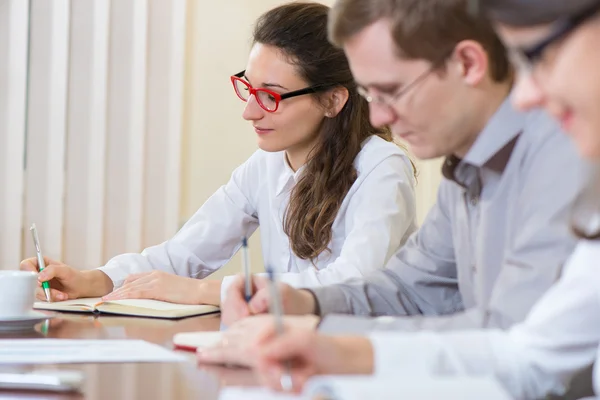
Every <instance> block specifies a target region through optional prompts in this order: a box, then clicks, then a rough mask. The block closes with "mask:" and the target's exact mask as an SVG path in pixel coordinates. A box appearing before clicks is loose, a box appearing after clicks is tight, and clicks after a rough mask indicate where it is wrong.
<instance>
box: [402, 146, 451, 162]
mask: <svg viewBox="0 0 600 400" xmlns="http://www.w3.org/2000/svg"><path fill="white" fill-rule="evenodd" d="M410 152H411V153H412V154H414V155H415V157H417V158H418V159H419V160H431V159H433V158H438V157H442V156H445V155H446V154H445V153H442V152H440V151H437V149H433V148H431V147H419V146H410Z"/></svg>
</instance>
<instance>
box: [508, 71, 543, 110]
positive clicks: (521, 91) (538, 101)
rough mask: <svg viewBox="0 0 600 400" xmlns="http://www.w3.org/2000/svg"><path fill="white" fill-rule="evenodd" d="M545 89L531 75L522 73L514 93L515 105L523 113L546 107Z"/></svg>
mask: <svg viewBox="0 0 600 400" xmlns="http://www.w3.org/2000/svg"><path fill="white" fill-rule="evenodd" d="M544 100H545V94H544V89H543V88H542V87H541V86H540V84H539V83H538V82H537V81H536V79H535V78H534V77H533V76H532V75H531V74H530V73H527V74H525V73H520V74H519V76H518V77H517V84H516V86H515V89H514V92H513V97H512V101H513V105H514V106H515V108H517V109H519V110H521V111H527V110H530V109H532V108H536V107H541V106H543V105H544Z"/></svg>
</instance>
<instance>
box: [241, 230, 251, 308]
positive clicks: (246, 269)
mask: <svg viewBox="0 0 600 400" xmlns="http://www.w3.org/2000/svg"><path fill="white" fill-rule="evenodd" d="M242 272H243V273H244V297H245V298H246V303H248V302H250V299H251V298H252V281H251V276H250V256H249V255H248V239H247V238H246V237H244V238H243V239H242Z"/></svg>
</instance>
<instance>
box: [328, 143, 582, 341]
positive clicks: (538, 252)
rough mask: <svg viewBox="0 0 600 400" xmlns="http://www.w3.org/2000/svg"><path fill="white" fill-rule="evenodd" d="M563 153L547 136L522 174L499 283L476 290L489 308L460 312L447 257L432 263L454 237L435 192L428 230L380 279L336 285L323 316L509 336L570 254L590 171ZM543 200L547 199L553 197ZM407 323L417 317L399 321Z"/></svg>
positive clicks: (444, 199) (482, 306) (398, 326)
mask: <svg viewBox="0 0 600 400" xmlns="http://www.w3.org/2000/svg"><path fill="white" fill-rule="evenodd" d="M568 145H570V143H569V142H568V139H567V138H564V137H562V136H561V135H558V134H556V135H553V136H550V137H549V138H548V140H547V141H546V142H545V143H544V144H543V145H542V146H540V147H539V148H538V149H537V150H536V154H535V155H532V156H530V157H529V158H528V160H527V163H528V165H524V166H523V175H524V176H523V177H522V179H523V184H522V185H521V190H520V192H519V193H518V194H517V195H516V196H515V199H514V201H515V202H516V203H517V204H516V206H515V207H514V210H515V212H514V214H512V215H508V216H507V218H510V219H511V221H512V222H511V223H512V224H518V226H517V227H516V228H513V229H511V231H514V232H516V233H515V235H513V236H512V237H510V238H508V239H507V241H506V244H505V249H504V252H503V262H502V267H501V270H500V271H499V274H498V276H497V277H496V278H495V279H493V281H492V282H491V285H489V288H488V287H485V286H482V287H481V288H480V290H489V291H490V292H491V296H490V301H489V303H488V304H478V305H477V306H476V307H474V308H471V309H468V310H464V309H463V306H462V301H461V300H460V292H459V291H458V285H457V282H456V279H455V278H456V273H457V271H456V265H455V264H454V263H450V262H448V261H447V260H449V259H450V256H449V255H450V254H451V253H450V251H449V250H447V251H446V253H447V254H448V255H447V256H446V258H447V260H444V259H442V258H440V257H439V256H437V255H438V254H439V253H440V248H442V249H443V248H444V246H445V247H448V246H451V239H450V238H451V237H452V233H451V231H450V228H449V224H450V222H449V220H448V218H447V217H446V215H447V212H446V213H443V212H442V210H443V208H441V206H443V204H444V202H448V200H447V199H448V196H449V194H448V193H446V194H445V195H444V191H447V189H444V188H440V191H441V192H442V197H441V198H440V199H439V201H438V206H437V209H434V210H433V212H434V215H433V223H432V224H430V225H424V228H425V230H424V231H423V229H421V231H418V232H417V234H416V235H415V237H416V239H418V240H415V241H412V240H411V241H409V242H408V244H407V245H406V246H404V248H403V249H402V250H401V251H400V252H399V253H398V255H397V257H395V258H392V261H391V262H390V263H389V264H388V268H387V269H386V271H383V272H382V273H381V274H378V275H377V276H376V275H375V274H373V275H372V276H369V277H368V278H367V279H366V281H365V282H360V283H356V284H347V285H338V286H336V287H335V289H334V290H332V291H331V292H330V293H329V294H328V293H327V292H326V291H327V290H328V288H327V289H322V290H320V291H319V292H317V298H318V301H319V304H320V306H321V310H324V313H328V312H333V313H344V314H359V315H361V314H362V315H371V316H380V315H395V316H400V318H397V319H396V320H388V321H387V322H386V324H385V326H386V327H387V328H388V329H403V330H416V329H435V330H452V329H466V328H480V327H487V328H494V327H496V328H508V327H510V326H512V325H514V324H515V323H517V322H520V321H523V320H524V319H525V316H526V315H527V313H528V311H529V310H530V309H531V307H532V306H533V304H534V303H535V302H536V301H537V300H538V299H539V298H540V297H541V296H542V295H543V293H544V292H545V291H546V290H548V288H549V287H550V286H551V285H552V284H553V283H554V282H556V280H557V278H558V276H559V274H560V270H561V268H562V266H563V264H564V261H565V260H566V259H567V257H568V256H569V254H570V252H572V250H573V248H574V247H575V243H576V238H575V237H574V235H573V234H572V232H571V230H570V227H569V224H568V221H569V215H570V210H571V207H572V204H573V201H574V198H575V196H577V194H578V193H580V192H581V190H582V188H583V187H584V186H585V184H586V182H588V178H589V175H590V170H589V169H588V166H587V165H585V164H584V163H582V162H581V161H580V159H579V157H578V156H577V155H576V153H575V151H574V149H573V148H572V147H571V148H566V147H565V146H568ZM558 149H563V150H562V156H561V157H558V158H557V157H553V156H551V155H552V154H556V151H558ZM446 183H448V182H446ZM448 184H449V183H448ZM540 193H551V196H552V197H551V198H548V196H542V195H540ZM444 196H445V197H444ZM443 217H445V218H443ZM442 222H443V223H442ZM419 239H420V240H419ZM444 242H446V243H444ZM479 268H481V269H485V268H486V266H485V265H483V266H480V267H479ZM322 298H323V299H324V302H322V301H321V299H322ZM328 303H329V304H335V305H336V306H334V307H331V306H329V305H328ZM448 314H452V315H448ZM406 315H416V317H411V318H406V317H403V316H406ZM335 323H336V322H335V321H331V322H328V321H327V319H325V320H324V321H323V326H324V328H325V329H327V326H328V325H329V324H331V325H335ZM347 324H348V323H347Z"/></svg>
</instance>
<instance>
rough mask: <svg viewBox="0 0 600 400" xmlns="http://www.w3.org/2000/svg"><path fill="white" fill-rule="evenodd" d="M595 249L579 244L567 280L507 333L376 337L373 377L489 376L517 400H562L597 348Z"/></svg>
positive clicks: (599, 252) (599, 282) (598, 253)
mask: <svg viewBox="0 0 600 400" xmlns="http://www.w3.org/2000/svg"><path fill="white" fill-rule="evenodd" d="M599 259H600V244H598V243H589V242H582V244H580V245H579V246H578V248H577V250H576V251H575V253H574V254H573V256H572V257H571V259H570V260H569V263H568V265H567V266H566V268H565V275H564V276H563V277H562V278H561V279H560V281H559V282H558V283H556V284H555V285H554V286H553V287H552V288H551V289H550V290H549V291H548V292H547V293H546V294H545V295H544V296H543V297H542V298H541V299H540V301H539V302H538V303H536V305H535V306H534V307H533V308H532V310H531V313H530V314H529V315H528V316H527V319H526V320H525V321H524V322H523V323H520V324H517V325H515V326H514V327H513V328H511V329H510V330H509V331H502V330H497V329H490V330H471V331H453V332H433V331H422V332H418V333H410V332H406V333H391V332H374V333H372V334H371V335H370V340H371V343H372V345H373V349H374V355H375V359H374V361H375V363H374V365H375V374H376V375H383V376H388V375H393V376H401V375H403V374H415V373H416V374H431V375H459V374H467V375H490V374H492V375H495V376H496V378H497V379H498V380H499V381H500V382H501V383H502V384H503V385H504V386H505V388H506V389H507V390H508V391H509V392H510V393H511V395H512V396H513V397H514V398H516V399H532V398H541V397H543V396H545V395H546V394H548V393H556V394H561V393H563V392H564V390H565V388H566V385H567V384H568V382H569V381H570V379H571V377H572V376H573V375H574V374H575V373H576V372H577V371H578V370H580V369H581V368H584V367H586V366H587V365H589V364H590V363H591V362H592V361H593V360H594V358H595V356H596V349H597V347H598V342H599V341H600V307H599V306H600V304H599V300H600V299H599V293H600V290H599V288H600V274H598V273H597V267H598V262H597V260H599Z"/></svg>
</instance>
